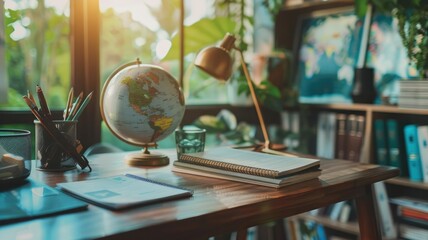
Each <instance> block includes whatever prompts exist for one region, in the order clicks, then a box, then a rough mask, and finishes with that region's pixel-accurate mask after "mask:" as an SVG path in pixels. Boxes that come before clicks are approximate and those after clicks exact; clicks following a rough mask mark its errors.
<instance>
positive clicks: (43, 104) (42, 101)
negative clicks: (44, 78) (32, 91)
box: [36, 85, 51, 119]
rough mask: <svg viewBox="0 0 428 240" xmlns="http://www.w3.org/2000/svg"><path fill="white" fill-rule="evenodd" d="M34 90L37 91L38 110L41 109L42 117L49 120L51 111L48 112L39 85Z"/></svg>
mask: <svg viewBox="0 0 428 240" xmlns="http://www.w3.org/2000/svg"><path fill="white" fill-rule="evenodd" d="M36 90H37V96H38V97H39V103H40V109H42V113H43V115H45V116H46V117H48V118H49V119H50V118H51V111H50V110H49V107H48V104H47V102H46V98H45V95H44V94H43V90H42V88H41V87H40V86H39V85H37V87H36Z"/></svg>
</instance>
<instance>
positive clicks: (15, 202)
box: [0, 179, 88, 225]
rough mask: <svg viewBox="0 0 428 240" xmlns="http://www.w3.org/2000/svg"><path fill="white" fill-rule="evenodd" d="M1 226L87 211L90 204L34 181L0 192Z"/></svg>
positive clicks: (28, 180)
mask: <svg viewBox="0 0 428 240" xmlns="http://www.w3.org/2000/svg"><path fill="white" fill-rule="evenodd" d="M0 202H1V206H0V225H1V224H7V223H12V222H17V221H23V220H29V219H34V218H39V217H45V216H53V215H57V214H64V213H69V212H75V211H82V210H86V209H87V207H88V204H87V203H85V202H83V201H80V200H78V199H75V198H73V197H70V196H68V195H67V194H64V193H62V192H61V191H58V190H57V189H55V188H52V187H49V186H47V185H45V184H43V183H40V182H38V181H36V180H34V179H26V180H25V182H24V183H23V184H22V185H19V186H17V187H14V188H10V189H6V190H2V191H0Z"/></svg>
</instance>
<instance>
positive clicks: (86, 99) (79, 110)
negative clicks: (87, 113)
mask: <svg viewBox="0 0 428 240" xmlns="http://www.w3.org/2000/svg"><path fill="white" fill-rule="evenodd" d="M92 94H93V92H91V93H89V94H88V96H86V98H85V100H84V101H83V102H82V104H81V105H80V106H79V109H78V110H77V111H76V114H75V115H74V116H73V118H72V119H71V120H77V119H78V118H79V117H80V115H81V114H82V112H83V110H85V108H86V106H87V105H88V103H89V101H91V99H92Z"/></svg>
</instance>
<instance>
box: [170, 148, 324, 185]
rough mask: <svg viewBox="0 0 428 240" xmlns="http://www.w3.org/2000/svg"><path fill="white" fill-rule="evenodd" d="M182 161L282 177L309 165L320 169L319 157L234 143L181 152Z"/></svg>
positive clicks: (251, 173) (230, 170) (263, 175)
mask: <svg viewBox="0 0 428 240" xmlns="http://www.w3.org/2000/svg"><path fill="white" fill-rule="evenodd" d="M177 161H178V162H183V163H189V164H195V165H200V166H205V167H210V168H215V169H221V170H226V171H228V172H230V174H233V173H245V174H249V175H254V176H261V177H268V178H280V177H285V176H287V175H291V174H294V173H297V172H300V171H303V170H306V169H310V168H312V169H314V168H315V169H318V168H319V166H320V161H319V160H318V159H312V158H303V157H295V156H282V155H274V154H266V153H261V152H254V151H248V150H242V149H234V148H231V147H217V148H213V149H209V150H207V151H204V152H197V153H186V154H181V155H180V158H179V159H178V160H177Z"/></svg>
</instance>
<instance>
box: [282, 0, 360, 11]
mask: <svg viewBox="0 0 428 240" xmlns="http://www.w3.org/2000/svg"><path fill="white" fill-rule="evenodd" d="M287 2H288V3H287ZM343 4H347V5H348V4H349V5H351V4H354V1H353V0H313V1H303V0H301V1H285V4H284V8H283V9H284V10H307V11H311V10H313V9H318V8H322V7H335V6H336V5H343Z"/></svg>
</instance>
